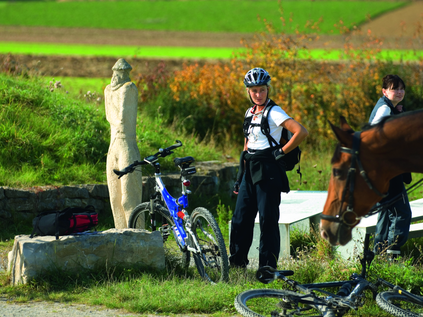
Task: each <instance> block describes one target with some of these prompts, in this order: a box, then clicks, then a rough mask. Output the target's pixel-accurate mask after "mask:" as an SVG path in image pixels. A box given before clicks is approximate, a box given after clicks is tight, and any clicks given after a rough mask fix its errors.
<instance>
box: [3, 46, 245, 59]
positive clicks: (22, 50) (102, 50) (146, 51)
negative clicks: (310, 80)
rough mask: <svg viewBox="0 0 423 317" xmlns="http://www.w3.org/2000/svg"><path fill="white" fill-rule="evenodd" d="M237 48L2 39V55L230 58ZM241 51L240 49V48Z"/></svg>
mask: <svg viewBox="0 0 423 317" xmlns="http://www.w3.org/2000/svg"><path fill="white" fill-rule="evenodd" d="M236 50H237V49H232V48H222V47H159V46H116V45H113V46H112V45H84V44H56V43H25V42H0V54H7V53H11V54H35V55H37V54H39V55H73V56H110V57H148V58H205V59H207V58H213V59H214V58H219V59H220V58H230V57H231V56H232V52H235V51H236ZM238 50H239V49H238Z"/></svg>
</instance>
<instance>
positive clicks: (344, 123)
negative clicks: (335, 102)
mask: <svg viewBox="0 0 423 317" xmlns="http://www.w3.org/2000/svg"><path fill="white" fill-rule="evenodd" d="M339 122H340V123H341V129H342V130H344V131H345V132H350V133H354V130H353V129H352V128H351V127H350V125H349V124H348V122H347V120H346V119H345V117H344V116H340V117H339Z"/></svg>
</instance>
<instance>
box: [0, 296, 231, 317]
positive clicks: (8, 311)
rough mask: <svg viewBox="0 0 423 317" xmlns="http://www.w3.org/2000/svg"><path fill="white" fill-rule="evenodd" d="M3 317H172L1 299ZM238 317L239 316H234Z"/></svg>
mask: <svg viewBox="0 0 423 317" xmlns="http://www.w3.org/2000/svg"><path fill="white" fill-rule="evenodd" d="M0 316H1V317H40V316H42V317H62V316H66V317H121V316H122V317H131V316H133V317H137V316H144V317H157V316H160V317H170V316H165V315H151V314H134V313H127V312H125V311H124V310H122V309H108V308H104V307H101V306H88V305H80V304H71V303H70V304H63V303H50V302H28V303H22V304H17V303H9V302H7V300H6V299H5V298H0ZM172 317H207V315H192V314H189V315H184V314H182V315H172ZM233 317H237V316H233Z"/></svg>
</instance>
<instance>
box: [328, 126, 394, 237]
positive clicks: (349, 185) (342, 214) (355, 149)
mask: <svg viewBox="0 0 423 317" xmlns="http://www.w3.org/2000/svg"><path fill="white" fill-rule="evenodd" d="M360 135H361V132H354V135H353V145H352V149H350V148H347V147H341V152H344V153H348V154H351V165H350V168H349V170H348V176H347V181H346V183H345V187H344V190H343V192H342V200H341V205H340V206H339V212H338V214H337V215H336V216H328V215H324V214H320V218H321V219H323V220H328V221H332V222H339V223H340V224H342V225H345V226H347V227H348V228H352V227H353V226H354V225H355V224H356V223H357V222H358V221H360V220H361V219H362V218H363V217H358V216H357V214H356V213H355V212H354V188H355V172H356V170H357V168H356V164H357V166H358V169H359V171H360V175H361V176H362V177H363V179H364V181H365V182H366V184H367V186H369V188H370V189H371V190H373V191H374V192H375V193H376V194H377V195H378V196H380V197H382V198H384V197H386V196H387V195H388V194H382V193H381V192H379V191H378V190H377V188H376V187H374V186H373V184H372V182H371V181H370V179H369V177H368V176H367V174H366V171H365V170H364V168H363V164H361V161H360V157H359V149H360V142H361V139H360ZM348 189H349V197H348V198H349V199H348V207H347V209H346V210H344V211H343V210H342V204H343V202H344V200H345V196H346V194H347V190H348ZM349 214H351V215H352V216H353V217H352V219H354V222H351V221H348V219H346V216H348V215H349ZM338 233H339V229H338Z"/></svg>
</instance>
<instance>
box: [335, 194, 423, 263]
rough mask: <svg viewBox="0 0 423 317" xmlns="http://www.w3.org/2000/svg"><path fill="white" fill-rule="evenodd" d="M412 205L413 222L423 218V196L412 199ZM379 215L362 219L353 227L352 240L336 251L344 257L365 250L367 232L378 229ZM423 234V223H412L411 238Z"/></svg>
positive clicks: (358, 253) (349, 256)
mask: <svg viewBox="0 0 423 317" xmlns="http://www.w3.org/2000/svg"><path fill="white" fill-rule="evenodd" d="M410 206H411V216H412V219H411V222H416V221H420V220H423V198H421V199H418V200H414V201H410ZM377 218H378V215H377V214H376V215H373V216H370V217H369V218H365V219H363V220H361V221H360V223H359V224H358V225H357V226H356V227H355V228H354V229H353V232H352V240H351V241H350V242H349V243H347V244H346V245H345V246H342V247H336V251H337V252H339V253H340V254H341V256H342V257H343V258H344V259H349V258H351V257H357V256H359V255H361V254H362V252H363V241H364V236H365V235H366V233H374V232H375V231H376V223H377ZM421 236H423V223H418V224H411V225H410V234H409V236H408V238H409V239H412V238H417V237H421Z"/></svg>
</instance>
